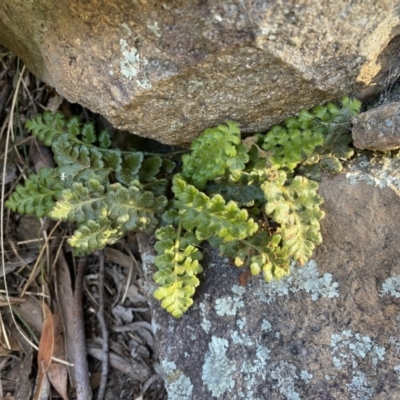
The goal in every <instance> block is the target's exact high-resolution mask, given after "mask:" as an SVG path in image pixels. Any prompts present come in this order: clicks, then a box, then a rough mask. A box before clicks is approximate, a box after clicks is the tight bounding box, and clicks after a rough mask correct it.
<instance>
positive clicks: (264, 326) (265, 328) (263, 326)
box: [261, 319, 272, 331]
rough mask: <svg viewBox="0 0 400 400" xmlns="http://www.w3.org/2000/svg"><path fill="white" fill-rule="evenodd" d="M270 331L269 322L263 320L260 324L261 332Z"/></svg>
mask: <svg viewBox="0 0 400 400" xmlns="http://www.w3.org/2000/svg"><path fill="white" fill-rule="evenodd" d="M271 329H272V325H271V322H269V321H268V320H266V319H263V320H262V323H261V330H262V331H270V330H271Z"/></svg>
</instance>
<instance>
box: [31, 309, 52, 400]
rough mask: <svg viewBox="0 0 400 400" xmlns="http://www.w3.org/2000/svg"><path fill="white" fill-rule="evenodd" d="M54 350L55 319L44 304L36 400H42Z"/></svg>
mask: <svg viewBox="0 0 400 400" xmlns="http://www.w3.org/2000/svg"><path fill="white" fill-rule="evenodd" d="M53 349H54V318H53V314H52V313H51V311H50V309H49V307H48V306H47V304H46V303H43V326H42V335H41V336H40V342H39V351H38V358H37V360H38V376H37V385H36V390H35V395H34V400H40V399H41V398H42V395H43V392H44V391H45V390H46V389H47V387H46V379H47V377H46V373H47V370H48V369H49V367H50V364H51V359H52V357H53Z"/></svg>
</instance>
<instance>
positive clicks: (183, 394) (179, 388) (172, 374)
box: [161, 360, 193, 400]
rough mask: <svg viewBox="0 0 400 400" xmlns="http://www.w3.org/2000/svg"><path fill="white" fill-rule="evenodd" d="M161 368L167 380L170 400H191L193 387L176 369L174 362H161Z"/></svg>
mask: <svg viewBox="0 0 400 400" xmlns="http://www.w3.org/2000/svg"><path fill="white" fill-rule="evenodd" d="M161 366H162V369H163V371H164V374H165V378H166V383H167V385H166V387H167V391H168V399H171V400H191V399H192V393H193V385H192V382H191V381H190V379H189V378H188V377H187V376H185V375H184V374H183V372H182V371H180V370H179V369H177V368H176V364H175V363H174V362H173V361H166V360H162V361H161Z"/></svg>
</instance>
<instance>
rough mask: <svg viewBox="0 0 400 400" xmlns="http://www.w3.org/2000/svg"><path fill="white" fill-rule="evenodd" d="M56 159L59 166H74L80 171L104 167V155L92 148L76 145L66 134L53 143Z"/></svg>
mask: <svg viewBox="0 0 400 400" xmlns="http://www.w3.org/2000/svg"><path fill="white" fill-rule="evenodd" d="M52 148H53V152H54V159H55V161H56V163H57V164H58V165H59V166H63V165H69V164H74V165H76V166H78V167H79V168H80V169H85V168H92V169H94V170H96V169H101V168H103V167H104V163H103V160H102V153H101V152H100V151H99V150H98V149H96V148H95V147H92V146H87V145H85V144H80V143H76V142H74V141H71V140H70V139H69V136H68V134H66V133H64V134H62V135H60V136H59V137H58V138H57V139H55V140H54V141H53V143H52Z"/></svg>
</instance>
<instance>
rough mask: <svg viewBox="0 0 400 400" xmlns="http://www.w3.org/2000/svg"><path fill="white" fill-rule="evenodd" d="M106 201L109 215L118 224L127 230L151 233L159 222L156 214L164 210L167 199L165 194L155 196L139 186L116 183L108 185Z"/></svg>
mask: <svg viewBox="0 0 400 400" xmlns="http://www.w3.org/2000/svg"><path fill="white" fill-rule="evenodd" d="M106 203H107V205H108V212H109V217H110V218H112V219H114V220H115V221H116V223H117V225H118V226H120V227H123V229H125V230H132V231H133V230H144V231H145V232H147V233H151V232H153V231H154V230H155V228H156V226H157V224H158V220H157V219H156V218H155V214H156V213H161V212H162V211H163V210H164V208H165V206H166V204H167V199H166V198H165V197H164V196H159V197H155V196H154V194H153V193H152V192H143V191H142V190H141V189H139V188H138V187H137V186H130V187H129V188H125V187H123V186H122V185H121V184H119V183H115V184H113V185H110V186H109V187H108V192H107V196H106Z"/></svg>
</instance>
